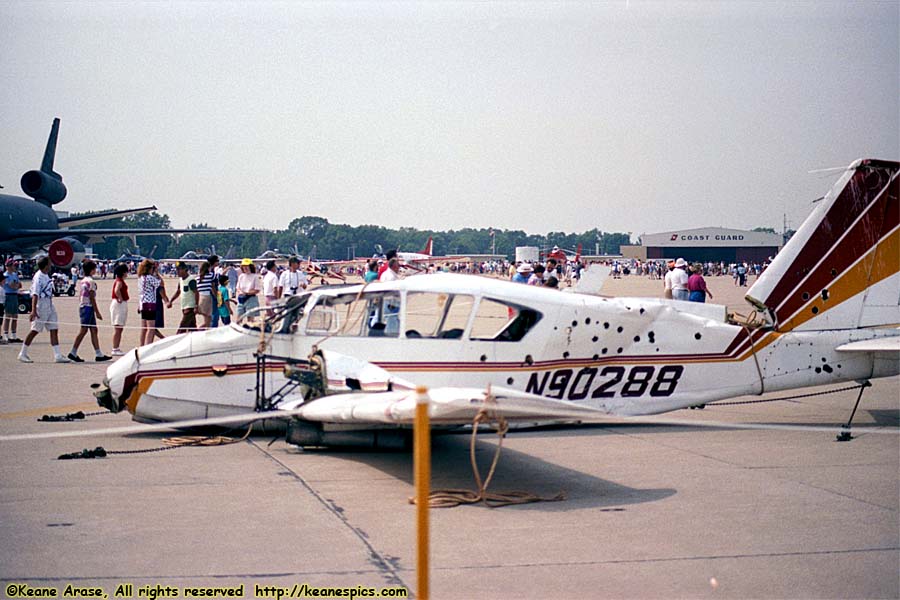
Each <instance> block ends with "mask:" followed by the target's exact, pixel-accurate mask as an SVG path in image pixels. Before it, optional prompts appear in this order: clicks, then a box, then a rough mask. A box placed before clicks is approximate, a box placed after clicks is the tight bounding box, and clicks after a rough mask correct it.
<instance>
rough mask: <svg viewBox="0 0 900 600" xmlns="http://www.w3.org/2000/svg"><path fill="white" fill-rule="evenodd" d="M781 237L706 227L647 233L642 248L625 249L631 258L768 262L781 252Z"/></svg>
mask: <svg viewBox="0 0 900 600" xmlns="http://www.w3.org/2000/svg"><path fill="white" fill-rule="evenodd" d="M783 245H784V242H783V238H782V236H781V234H778V233H764V232H760V231H743V230H741V229H723V228H720V227H703V228H700V229H681V230H678V231H665V232H663V233H645V234H643V235H642V236H641V245H640V246H622V254H623V255H624V256H625V257H627V258H637V259H641V260H656V259H675V258H679V257H682V258H684V259H685V260H686V261H688V262H697V261H699V262H707V261H712V262H720V261H724V262H725V263H733V262H751V263H752V262H764V261H766V260H767V259H769V258H770V257H772V256H775V254H777V253H778V251H779V250H781V247H782V246H783Z"/></svg>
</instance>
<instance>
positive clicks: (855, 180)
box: [747, 159, 900, 331]
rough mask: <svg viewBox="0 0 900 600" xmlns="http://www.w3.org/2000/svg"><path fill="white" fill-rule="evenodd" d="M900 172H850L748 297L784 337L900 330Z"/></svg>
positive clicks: (886, 168)
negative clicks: (788, 333)
mask: <svg viewBox="0 0 900 600" xmlns="http://www.w3.org/2000/svg"><path fill="white" fill-rule="evenodd" d="M898 172H900V163H897V162H890V161H883V160H871V159H866V160H863V159H860V160H857V161H855V162H854V163H853V164H851V165H850V166H849V167H848V168H847V170H846V171H845V172H844V174H843V175H842V176H841V178H840V179H839V180H838V181H837V183H836V184H835V185H834V187H833V188H832V189H831V191H829V192H828V194H826V195H825V197H824V198H823V199H822V201H821V202H820V203H819V204H818V205H817V206H816V208H815V209H813V211H812V213H811V214H810V215H809V217H807V219H806V221H804V222H803V224H802V225H801V226H800V229H798V230H797V232H796V233H795V234H794V236H793V237H792V238H791V239H790V241H789V242H788V243H787V244H786V245H785V247H784V248H783V249H782V250H781V252H779V253H778V255H777V256H776V257H775V259H774V260H773V261H772V264H771V265H769V267H768V268H767V269H766V270H765V271H764V272H763V274H762V275H761V276H760V277H759V279H758V280H757V281H756V283H754V285H753V287H751V288H750V290H749V291H748V292H747V300H748V301H749V302H750V303H751V304H753V305H755V306H756V307H757V308H759V309H762V310H765V311H766V312H767V313H768V314H769V315H770V316H771V317H772V319H773V320H774V322H775V325H776V327H777V329H778V330H779V331H791V330H795V329H796V330H807V331H819V330H826V329H855V328H859V327H874V326H885V325H895V326H896V325H897V324H898V323H900V205H898V195H900V193H898V191H900V179H898Z"/></svg>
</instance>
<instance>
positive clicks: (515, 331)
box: [468, 296, 544, 342]
mask: <svg viewBox="0 0 900 600" xmlns="http://www.w3.org/2000/svg"><path fill="white" fill-rule="evenodd" d="M483 302H491V303H494V304H499V305H502V306H505V307H506V308H507V310H509V309H514V310H515V311H516V314H515V316H514V317H512V318H508V319H507V321H506V323H505V324H504V325H503V327H501V328H500V329H499V330H497V332H496V333H494V335H493V337H475V335H474V330H475V326H476V320H477V319H478V314H479V312H480V311H481V305H482V303H483ZM543 318H544V314H543V313H542V312H541V311H539V310H536V309H534V308H531V307H529V306H524V305H522V304H516V303H514V302H507V301H505V300H500V299H498V298H492V297H489V296H482V297H481V298H479V299H478V304H477V305H476V306H475V307H474V308H473V311H472V315H471V319H470V325H469V328H468V329H469V335H468V339H469V340H470V341H473V342H519V341H522V340H523V339H524V338H525V336H527V335H528V334H529V333H531V331H532V330H533V329H534V327H535V326H536V325H537V324H538V323H539V322H540V321H541V319H543Z"/></svg>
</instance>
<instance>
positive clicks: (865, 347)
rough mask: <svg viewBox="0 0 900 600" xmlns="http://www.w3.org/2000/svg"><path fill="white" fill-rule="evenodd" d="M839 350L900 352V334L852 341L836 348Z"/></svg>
mask: <svg viewBox="0 0 900 600" xmlns="http://www.w3.org/2000/svg"><path fill="white" fill-rule="evenodd" d="M835 350H837V351H838V352H895V353H900V335H897V336H893V337H883V338H875V339H872V340H861V341H859V342H850V343H849V344H843V345H841V346H838V347H837V348H835Z"/></svg>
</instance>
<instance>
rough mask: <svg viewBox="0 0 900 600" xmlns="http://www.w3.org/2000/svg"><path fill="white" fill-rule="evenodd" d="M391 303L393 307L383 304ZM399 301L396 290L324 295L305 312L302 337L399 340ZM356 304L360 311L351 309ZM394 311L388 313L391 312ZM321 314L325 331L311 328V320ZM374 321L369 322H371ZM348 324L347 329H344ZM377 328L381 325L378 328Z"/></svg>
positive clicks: (355, 308)
mask: <svg viewBox="0 0 900 600" xmlns="http://www.w3.org/2000/svg"><path fill="white" fill-rule="evenodd" d="M390 300H393V301H394V302H393V303H388V302H387V301H390ZM401 302H402V298H401V295H400V293H399V292H398V291H396V290H385V291H367V292H364V293H362V294H360V293H359V292H352V293H345V294H334V295H332V294H324V295H322V296H319V298H318V299H317V300H316V303H315V304H314V305H313V306H312V308H310V309H309V311H308V315H307V317H306V322H305V323H304V326H303V332H304V334H305V335H310V336H328V337H342V338H364V337H388V338H396V337H399V332H400V322H399V318H400V307H401V305H402V304H401ZM356 304H359V305H360V306H361V307H362V309H360V308H357V307H355V305H356ZM392 307H393V308H395V310H389V309H391V308H392ZM323 312H325V314H328V315H329V317H330V320H331V323H329V325H328V328H327V329H319V328H312V327H311V324H312V321H313V319H315V318H317V316H319V315H320V314H322V313H323ZM376 318H377V319H378V320H373V319H376ZM348 324H349V329H348ZM378 325H381V327H379V326H378Z"/></svg>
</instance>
